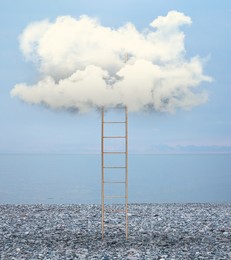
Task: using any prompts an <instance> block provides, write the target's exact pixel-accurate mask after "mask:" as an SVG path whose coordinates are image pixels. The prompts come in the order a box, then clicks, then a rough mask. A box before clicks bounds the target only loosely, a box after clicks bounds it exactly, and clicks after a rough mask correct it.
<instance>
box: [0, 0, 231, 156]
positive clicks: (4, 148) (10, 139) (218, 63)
mask: <svg viewBox="0 0 231 260" xmlns="http://www.w3.org/2000/svg"><path fill="white" fill-rule="evenodd" d="M170 10H177V11H179V12H183V13H184V14H185V15H188V16H190V17H191V19H192V21H193V23H192V25H191V26H185V27H183V31H184V32H185V34H186V39H185V48H186V55H187V56H188V57H192V56H195V55H200V56H201V57H204V58H207V59H208V61H207V62H206V65H205V74H207V75H209V76H211V77H213V79H214V81H213V82H212V83H203V84H202V85H201V87H202V88H204V89H206V90H207V91H208V92H209V100H208V102H207V103H206V104H203V105H200V106H198V107H195V108H193V109H192V110H191V111H189V112H185V111H178V112H177V113H175V114H174V115H170V114H161V113H155V112H153V113H151V114H145V115H144V114H130V115H129V148H130V152H131V153H152V152H155V153H162V152H201V151H202V152H231V116H230V111H231V102H230V97H231V86H230V83H231V79H230V63H231V62H230V58H231V51H230V50H231V48H230V46H231V34H230V32H231V2H230V0H223V1H219V0H204V1H199V0H195V1H186V0H184V1H182V0H178V1H176V0H172V1H169V0H168V1H163V0H149V1H148V0H142V1H136V0H133V1H131V0H130V1H118V0H117V1H115V0H113V1H92V0H91V1H90V0H82V1H77V0H75V1H74V0H72V1H64V0H56V1H54V0H53V1H51V0H49V1H47V0H37V1H29V0H20V1H13V0H8V1H2V0H1V1H0V32H1V43H0V44H1V45H0V46H1V48H0V153H41V152H42V153H44V152H45V153H47V152H48V153H53V152H54V153H96V152H100V126H101V125H100V115H98V114H97V113H90V114H87V115H79V114H68V113H65V112H54V111H51V110H49V109H46V108H44V107H40V106H30V105H28V104H26V103H23V102H22V101H20V100H19V99H17V98H11V97H10V91H11V89H12V88H13V87H14V85H15V84H17V83H19V82H27V83H34V82H36V81H37V80H38V78H39V74H38V72H37V70H36V68H35V66H34V64H32V63H28V62H26V61H25V59H24V57H23V55H22V54H21V52H20V50H19V41H18V36H19V35H20V34H21V33H22V30H23V29H24V28H25V27H26V26H27V25H28V24H29V23H31V22H33V21H39V20H42V19H49V20H51V21H52V20H54V19H55V18H56V17H57V16H60V15H71V16H73V17H76V18H78V17H79V16H80V15H82V14H86V15H89V16H93V17H98V18H99V20H100V21H101V24H103V25H105V26H110V27H115V28H117V27H119V26H121V25H123V24H124V23H126V22H129V21H130V22H132V23H133V24H135V25H136V27H137V28H138V29H139V30H142V29H143V28H145V27H147V26H148V24H149V23H150V22H151V21H153V20H154V19H155V18H156V17H157V16H159V15H166V14H167V12H168V11H170ZM195 146H196V147H195Z"/></svg>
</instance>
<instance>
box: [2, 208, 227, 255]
mask: <svg viewBox="0 0 231 260" xmlns="http://www.w3.org/2000/svg"><path fill="white" fill-rule="evenodd" d="M121 207H122V206H121V205H107V207H106V210H108V211H110V209H116V210H120V209H121ZM0 259H1V260H16V259H17V260H35V259H46V260H49V259H50V260H51V259H57V260H58V259H63V260H68V259H70V260H71V259H104V260H110V259H127V260H137V259H150V260H151V259H159V260H160V259H161V260H163V259H172V260H173V259H176V260H177V259H228V260H230V259H231V204H130V205H129V238H128V240H126V239H125V226H124V215H123V213H122V214H121V213H107V214H106V219H105V234H104V240H102V233H101V206H100V205H78V204H74V205H0Z"/></svg>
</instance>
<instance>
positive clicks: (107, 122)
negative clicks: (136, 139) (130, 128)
mask: <svg viewBox="0 0 231 260" xmlns="http://www.w3.org/2000/svg"><path fill="white" fill-rule="evenodd" d="M103 123H104V124H125V123H126V121H125V122H123V121H121V122H119V121H118V122H113V121H106V122H103Z"/></svg>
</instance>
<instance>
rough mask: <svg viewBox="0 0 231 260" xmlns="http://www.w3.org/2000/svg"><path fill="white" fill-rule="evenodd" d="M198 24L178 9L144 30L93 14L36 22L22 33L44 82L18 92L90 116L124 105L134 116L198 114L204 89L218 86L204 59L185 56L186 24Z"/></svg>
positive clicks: (25, 51) (23, 86)
mask: <svg viewBox="0 0 231 260" xmlns="http://www.w3.org/2000/svg"><path fill="white" fill-rule="evenodd" d="M190 23H191V19H190V17H188V16H185V15H184V14H182V13H179V12H176V11H170V12H169V13H168V14H167V16H161V17H158V18H157V19H155V20H154V21H152V22H151V23H150V28H149V29H145V30H144V31H143V32H139V31H137V29H136V28H135V26H134V25H133V24H131V23H128V24H126V25H124V26H123V27H120V28H117V29H113V28H110V27H105V26H102V25H101V24H100V23H99V21H97V20H95V19H92V18H90V17H88V16H82V17H80V18H79V19H78V20H77V19H75V18H72V17H70V16H63V17H58V18H57V19H56V21H55V22H53V23H52V22H49V21H41V22H36V23H32V24H30V25H28V27H27V28H25V30H24V31H23V33H22V35H21V36H20V48H21V50H22V52H23V54H24V56H25V57H26V59H27V60H28V61H32V62H34V63H36V65H37V67H38V69H39V71H40V73H41V75H42V79H41V80H40V81H39V82H38V83H37V84H35V85H32V86H29V85H27V84H26V83H20V84H17V85H16V86H15V87H14V88H13V90H12V91H11V95H12V96H18V97H19V98H21V99H22V100H24V101H25V102H28V103H32V104H44V105H46V106H48V107H51V108H53V109H76V110H78V111H82V112H84V111H88V110H89V109H91V108H98V107H102V106H105V107H108V106H118V105H126V106H127V107H128V109H129V110H130V111H139V110H144V109H150V108H151V109H154V110H156V111H161V112H163V111H164V112H173V111H175V110H176V109H178V108H182V109H190V108H191V107H193V106H196V105H198V104H201V103H204V102H206V100H207V94H206V92H199V91H198V86H199V85H200V83H201V82H202V81H211V78H210V77H208V76H206V75H204V73H203V63H202V60H201V59H200V58H199V57H192V58H191V59H186V58H185V48H184V33H183V32H182V31H181V30H180V26H181V25H184V24H190Z"/></svg>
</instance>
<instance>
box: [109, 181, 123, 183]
mask: <svg viewBox="0 0 231 260" xmlns="http://www.w3.org/2000/svg"><path fill="white" fill-rule="evenodd" d="M104 183H126V182H125V181H105V182H104Z"/></svg>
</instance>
